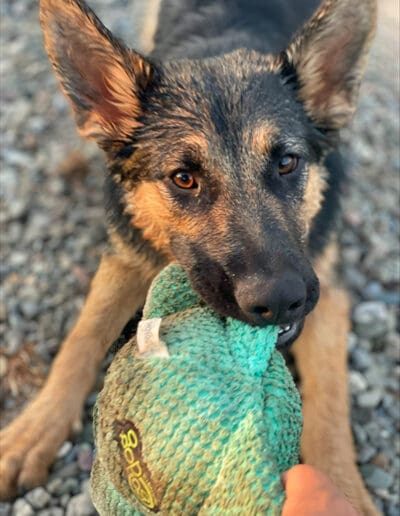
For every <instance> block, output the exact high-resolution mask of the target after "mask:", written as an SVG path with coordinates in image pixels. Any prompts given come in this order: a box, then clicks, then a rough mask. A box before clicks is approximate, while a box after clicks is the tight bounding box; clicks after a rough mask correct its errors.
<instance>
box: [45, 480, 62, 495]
mask: <svg viewBox="0 0 400 516" xmlns="http://www.w3.org/2000/svg"><path fill="white" fill-rule="evenodd" d="M63 485H64V481H63V479H62V478H60V477H55V478H52V479H51V480H49V481H48V482H47V485H46V489H47V491H48V492H49V493H51V494H52V495H55V496H59V495H60V494H61V491H62V488H63Z"/></svg>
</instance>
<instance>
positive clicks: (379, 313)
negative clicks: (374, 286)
mask: <svg viewBox="0 0 400 516" xmlns="http://www.w3.org/2000/svg"><path fill="white" fill-rule="evenodd" d="M353 321H354V324H355V329H356V333H357V335H359V336H360V337H365V338H368V339H372V338H377V337H382V336H383V335H385V334H386V333H387V332H388V330H389V324H390V321H389V314H388V310H387V308H386V305H385V304H384V303H382V302H381V301H365V302H363V303H360V304H358V305H357V306H356V308H355V309H354V312H353Z"/></svg>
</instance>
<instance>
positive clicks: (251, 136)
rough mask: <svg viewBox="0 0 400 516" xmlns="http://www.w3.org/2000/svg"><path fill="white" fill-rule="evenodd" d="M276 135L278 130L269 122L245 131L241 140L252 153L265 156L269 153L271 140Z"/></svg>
mask: <svg viewBox="0 0 400 516" xmlns="http://www.w3.org/2000/svg"><path fill="white" fill-rule="evenodd" d="M277 133H278V129H277V128H276V127H275V126H274V125H273V124H272V123H271V122H269V123H268V124H265V125H262V126H257V127H252V128H251V129H247V130H245V131H244V134H243V140H244V142H245V144H246V145H249V146H250V148H251V149H252V151H253V152H254V153H256V154H261V155H263V156H266V155H268V154H269V153H270V152H271V147H272V144H273V138H274V136H276V135H277Z"/></svg>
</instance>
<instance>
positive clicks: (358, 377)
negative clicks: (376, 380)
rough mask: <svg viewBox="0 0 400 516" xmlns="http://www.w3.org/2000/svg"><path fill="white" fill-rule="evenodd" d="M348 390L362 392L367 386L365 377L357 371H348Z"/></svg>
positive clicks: (356, 392) (354, 392)
mask: <svg viewBox="0 0 400 516" xmlns="http://www.w3.org/2000/svg"><path fill="white" fill-rule="evenodd" d="M349 382H350V391H351V393H352V394H358V393H360V392H363V391H365V390H366V388H367V387H368V382H367V380H366V379H365V377H364V376H363V375H362V374H361V373H359V372H358V371H350V372H349Z"/></svg>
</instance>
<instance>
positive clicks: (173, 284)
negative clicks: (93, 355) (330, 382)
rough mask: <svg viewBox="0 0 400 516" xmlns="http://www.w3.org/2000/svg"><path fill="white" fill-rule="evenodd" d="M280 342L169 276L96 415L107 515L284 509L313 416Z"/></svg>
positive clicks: (99, 503) (97, 466)
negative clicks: (304, 413)
mask: <svg viewBox="0 0 400 516" xmlns="http://www.w3.org/2000/svg"><path fill="white" fill-rule="evenodd" d="M277 334H278V328H276V327H272V326H269V327H265V328H259V327H254V326H250V325H248V324H245V323H243V322H240V321H237V320H234V319H230V318H221V317H220V316H218V315H217V314H216V313H215V312H214V311H213V310H212V309H211V308H209V307H207V306H205V305H204V303H203V302H202V301H201V300H200V298H199V297H198V296H197V295H196V294H195V293H194V292H193V290H192V288H191V286H190V283H189V281H188V279H187V276H186V274H185V273H184V271H183V269H182V268H181V267H180V266H178V265H176V264H172V265H169V266H168V267H167V268H166V269H164V270H163V271H162V272H161V273H160V274H159V276H158V277H157V278H156V279H155V281H154V283H153V285H152V287H151V289H150V291H149V294H148V298H147V302H146V306H145V308H144V312H143V320H142V321H141V322H140V323H139V327H138V333H137V336H136V338H133V339H132V340H131V341H129V342H128V343H127V344H126V345H125V346H124V347H123V348H122V349H121V351H120V352H119V353H118V354H117V356H116V357H115V359H114V360H113V362H112V364H111V366H110V369H109V371H108V373H107V375H106V379H105V384H104V388H103V390H102V391H101V393H100V395H99V398H98V401H97V404H96V408H95V414H94V419H95V437H96V445H97V455H96V459H95V463H94V466H93V470H92V477H91V489H92V498H93V502H94V505H95V507H96V509H97V510H98V511H99V513H100V514H101V515H105V516H122V515H134V514H153V513H157V512H158V513H159V514H165V515H195V514H200V515H214V514H221V515H229V516H231V515H235V514H237V515H239V514H240V515H256V514H257V515H258V514H268V515H269V514H280V513H281V508H282V504H283V501H284V491H283V488H282V485H281V482H280V474H281V473H282V472H283V471H285V470H286V469H289V468H290V467H292V466H293V465H295V464H297V463H298V457H299V441H300V433H301V424H302V423H301V421H302V420H301V407H300V399H299V395H298V392H297V389H296V387H295V385H294V383H293V380H292V378H291V375H290V373H289V371H288V370H287V368H286V365H285V362H284V360H283V357H282V356H281V354H280V353H279V352H278V351H277V350H276V349H275V344H276V340H277Z"/></svg>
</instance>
